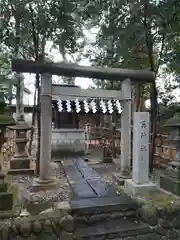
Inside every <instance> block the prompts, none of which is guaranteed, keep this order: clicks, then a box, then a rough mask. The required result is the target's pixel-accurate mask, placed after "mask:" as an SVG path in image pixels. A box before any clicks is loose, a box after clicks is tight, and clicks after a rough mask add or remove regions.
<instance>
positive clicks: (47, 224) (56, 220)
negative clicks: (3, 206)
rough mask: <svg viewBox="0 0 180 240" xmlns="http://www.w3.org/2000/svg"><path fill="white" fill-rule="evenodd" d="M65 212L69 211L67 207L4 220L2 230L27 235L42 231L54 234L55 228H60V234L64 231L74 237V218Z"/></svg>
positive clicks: (68, 237) (69, 236)
mask: <svg viewBox="0 0 180 240" xmlns="http://www.w3.org/2000/svg"><path fill="white" fill-rule="evenodd" d="M61 210H62V211H61ZM65 212H66V213H67V209H66V211H63V209H54V210H53V211H50V212H48V211H47V212H44V213H43V214H41V215H36V216H28V217H25V218H24V217H23V218H16V219H12V220H11V219H9V220H8V221H3V224H1V222H0V232H1V231H6V232H9V231H13V232H14V233H15V234H16V235H19V236H23V237H27V236H29V235H30V233H31V234H33V235H39V234H40V233H41V232H44V233H45V234H46V233H47V234H49V233H51V234H54V231H55V228H57V230H58V232H59V230H60V235H61V232H62V236H66V237H67V239H72V236H73V230H74V219H73V217H72V216H71V215H69V213H68V214H66V215H65ZM60 213H63V214H60ZM62 215H63V216H62ZM63 239H64V238H63Z"/></svg>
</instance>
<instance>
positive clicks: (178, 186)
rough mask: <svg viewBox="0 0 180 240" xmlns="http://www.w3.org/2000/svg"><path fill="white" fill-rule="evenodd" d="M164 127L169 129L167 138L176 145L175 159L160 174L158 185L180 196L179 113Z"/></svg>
mask: <svg viewBox="0 0 180 240" xmlns="http://www.w3.org/2000/svg"><path fill="white" fill-rule="evenodd" d="M164 127H166V128H169V129H170V131H171V132H170V136H169V140H170V141H171V142H173V145H175V146H176V159H175V161H172V162H170V163H169V166H168V167H167V169H166V172H165V173H164V174H161V175H160V187H161V188H164V189H165V190H166V191H169V192H172V193H174V194H177V195H179V196H180V113H176V114H175V115H174V116H173V117H172V118H171V119H169V120H168V121H167V122H166V124H165V125H164Z"/></svg>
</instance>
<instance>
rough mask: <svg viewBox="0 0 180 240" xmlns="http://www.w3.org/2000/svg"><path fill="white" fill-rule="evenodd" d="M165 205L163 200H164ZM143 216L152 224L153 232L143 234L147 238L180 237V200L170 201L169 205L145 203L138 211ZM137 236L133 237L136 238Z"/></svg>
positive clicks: (164, 239) (142, 239)
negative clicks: (157, 205)
mask: <svg viewBox="0 0 180 240" xmlns="http://www.w3.org/2000/svg"><path fill="white" fill-rule="evenodd" d="M162 205H163V200H162ZM138 214H139V215H140V216H141V218H142V219H143V220H144V221H145V222H146V223H147V224H149V226H150V230H151V233H150V234H149V235H147V234H146V235H145V236H144V238H143V237H142V236H141V238H138V239H141V240H147V239H153V240H155V239H157V240H159V239H160V240H166V239H170V240H171V239H174V240H179V239H180V202H178V201H177V203H176V202H168V205H167V206H164V207H155V206H154V205H153V204H152V203H151V202H149V203H145V204H143V205H142V206H141V208H140V209H139V211H138ZM135 239H136V238H132V240H135Z"/></svg>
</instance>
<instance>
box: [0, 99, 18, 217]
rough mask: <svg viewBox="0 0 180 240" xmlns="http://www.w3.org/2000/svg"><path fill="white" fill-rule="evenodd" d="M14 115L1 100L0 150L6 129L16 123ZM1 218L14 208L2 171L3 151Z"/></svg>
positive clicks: (0, 155)
mask: <svg viewBox="0 0 180 240" xmlns="http://www.w3.org/2000/svg"><path fill="white" fill-rule="evenodd" d="M14 124H15V121H14V119H13V117H12V116H11V115H10V114H9V113H8V111H7V109H6V107H5V104H4V103H3V102H0V152H1V151H2V146H3V144H4V143H5V141H6V138H5V130H6V127H7V126H10V125H14ZM0 157H1V158H0V218H1V217H6V216H9V213H10V212H12V208H13V195H12V193H9V192H7V189H8V183H7V181H6V174H5V173H4V172H3V171H2V170H3V169H2V152H1V153H0Z"/></svg>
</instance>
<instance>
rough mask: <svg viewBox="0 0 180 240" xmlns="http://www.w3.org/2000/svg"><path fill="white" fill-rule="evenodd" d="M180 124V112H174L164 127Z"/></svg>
mask: <svg viewBox="0 0 180 240" xmlns="http://www.w3.org/2000/svg"><path fill="white" fill-rule="evenodd" d="M173 126H180V112H177V113H175V114H174V116H173V117H172V118H170V119H168V120H167V122H165V124H164V126H163V127H173Z"/></svg>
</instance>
